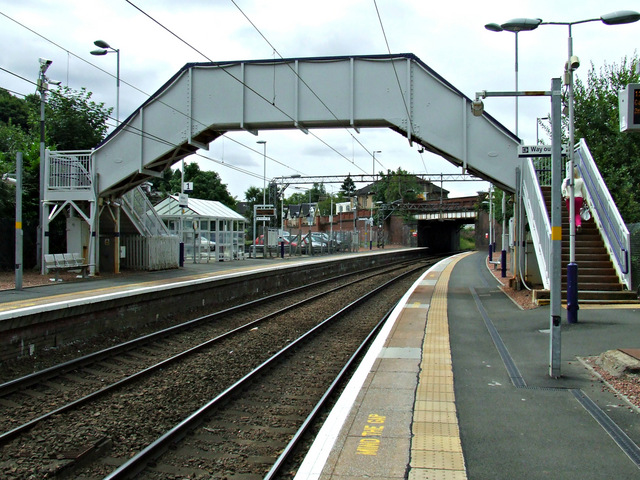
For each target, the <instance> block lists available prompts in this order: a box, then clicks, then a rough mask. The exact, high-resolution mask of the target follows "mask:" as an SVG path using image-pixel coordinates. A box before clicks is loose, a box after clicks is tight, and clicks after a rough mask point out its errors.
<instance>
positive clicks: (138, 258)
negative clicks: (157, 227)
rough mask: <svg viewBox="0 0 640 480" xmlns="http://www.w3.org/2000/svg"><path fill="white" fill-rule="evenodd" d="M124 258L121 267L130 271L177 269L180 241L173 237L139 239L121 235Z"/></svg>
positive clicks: (139, 237)
mask: <svg viewBox="0 0 640 480" xmlns="http://www.w3.org/2000/svg"><path fill="white" fill-rule="evenodd" d="M121 242H122V243H121V245H122V246H123V247H125V256H124V258H123V259H121V266H123V267H124V268H129V269H132V270H165V269H169V268H178V260H179V259H178V255H179V249H180V239H179V238H178V237H177V236H175V235H168V236H160V237H141V236H138V235H123V236H122V239H121Z"/></svg>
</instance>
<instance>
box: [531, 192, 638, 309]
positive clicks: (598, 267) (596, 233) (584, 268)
mask: <svg viewBox="0 0 640 480" xmlns="http://www.w3.org/2000/svg"><path fill="white" fill-rule="evenodd" d="M541 189H542V193H543V196H544V199H545V202H546V206H547V212H550V211H551V187H541ZM575 248H576V250H575V251H576V254H575V259H576V263H577V264H578V300H579V302H580V303H600V304H616V303H640V300H638V298H637V296H636V293H635V292H633V291H630V290H628V289H627V287H626V285H625V284H624V283H623V282H622V281H621V280H620V278H619V277H618V274H617V272H616V269H615V268H614V265H613V262H612V260H611V256H610V255H609V252H608V250H607V248H606V246H605V242H604V240H603V238H602V235H601V234H600V230H599V229H598V226H597V225H596V222H595V221H594V219H593V218H592V219H590V220H588V221H582V229H581V232H580V233H577V234H576V245H575ZM568 263H569V212H568V211H567V209H566V208H564V207H563V208H562V263H561V265H562V267H561V268H562V299H563V303H564V302H566V294H567V264H568ZM533 295H534V300H536V301H537V303H538V304H541V305H544V304H548V303H549V290H534V294H533Z"/></svg>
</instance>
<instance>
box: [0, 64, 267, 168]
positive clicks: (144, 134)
mask: <svg viewBox="0 0 640 480" xmlns="http://www.w3.org/2000/svg"><path fill="white" fill-rule="evenodd" d="M0 70H3V71H5V72H7V73H12V74H13V72H11V71H9V70H7V69H5V68H2V67H0ZM20 78H23V77H20ZM23 79H24V80H25V81H27V82H29V83H33V84H34V85H35V82H32V81H31V80H29V79H26V78H23ZM0 89H2V90H5V91H8V92H11V93H14V94H16V95H20V96H22V97H26V96H27V94H24V93H20V92H14V91H12V90H9V89H6V88H4V87H0ZM49 91H50V92H54V91H53V90H49ZM54 93H55V92H54ZM45 103H49V102H48V101H45ZM107 118H108V119H109V120H112V121H113V122H114V123H109V122H108V121H107V122H105V123H106V125H107V127H114V128H115V127H116V126H117V119H116V118H114V117H112V116H109V115H108V116H107ZM127 130H128V131H129V133H131V134H133V135H138V136H140V137H144V138H147V139H150V140H154V141H156V142H158V143H161V144H164V145H167V146H169V147H171V148H178V147H179V145H177V144H174V143H172V142H169V141H168V140H165V139H163V138H161V137H158V136H157V135H152V134H150V133H149V132H145V131H143V130H141V129H140V128H138V127H134V126H132V125H128V126H127ZM229 140H231V141H233V142H236V143H239V144H240V145H242V146H244V147H246V145H243V144H242V143H240V142H237V140H235V139H229ZM247 148H250V147H247ZM256 153H259V152H257V151H256ZM192 155H195V156H197V157H200V158H203V159H205V160H209V161H211V162H214V163H217V164H219V165H223V166H225V167H227V168H229V169H231V170H235V171H237V172H239V173H242V174H245V175H248V176H251V177H255V178H258V179H260V180H262V178H263V177H262V175H259V174H257V173H254V172H252V171H250V170H245V169H244V168H241V167H238V166H235V165H233V164H230V163H225V162H224V161H222V160H218V159H216V158H213V157H209V156H206V155H203V154H201V153H198V152H194V153H193V154H192Z"/></svg>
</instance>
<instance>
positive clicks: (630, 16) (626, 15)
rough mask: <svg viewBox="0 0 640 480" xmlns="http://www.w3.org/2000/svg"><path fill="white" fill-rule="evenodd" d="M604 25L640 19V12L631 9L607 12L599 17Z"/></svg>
mask: <svg viewBox="0 0 640 480" xmlns="http://www.w3.org/2000/svg"><path fill="white" fill-rule="evenodd" d="M600 20H602V23H604V24H605V25H622V24H624V23H633V22H637V21H638V20H640V13H638V12H634V11H632V10H620V11H618V12H612V13H607V14H605V15H602V16H601V17H600Z"/></svg>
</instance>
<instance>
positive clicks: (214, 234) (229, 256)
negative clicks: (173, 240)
mask: <svg viewBox="0 0 640 480" xmlns="http://www.w3.org/2000/svg"><path fill="white" fill-rule="evenodd" d="M155 209H156V212H157V213H158V215H159V216H160V218H161V219H162V220H163V221H164V223H165V224H166V225H167V227H168V228H169V231H170V232H171V233H172V234H173V235H178V236H180V232H182V241H183V242H184V259H185V262H193V263H203V262H213V261H223V260H242V259H244V229H245V225H246V223H247V219H246V218H244V217H243V216H242V215H240V214H239V213H237V212H235V211H234V210H232V209H231V208H229V207H227V206H226V205H224V204H222V203H220V202H216V201H213V200H199V199H197V198H189V200H188V206H187V207H185V208H182V207H180V204H179V201H178V196H177V195H171V196H169V197H167V198H165V199H164V200H163V201H162V202H160V203H159V204H158V205H156V206H155Z"/></svg>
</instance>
